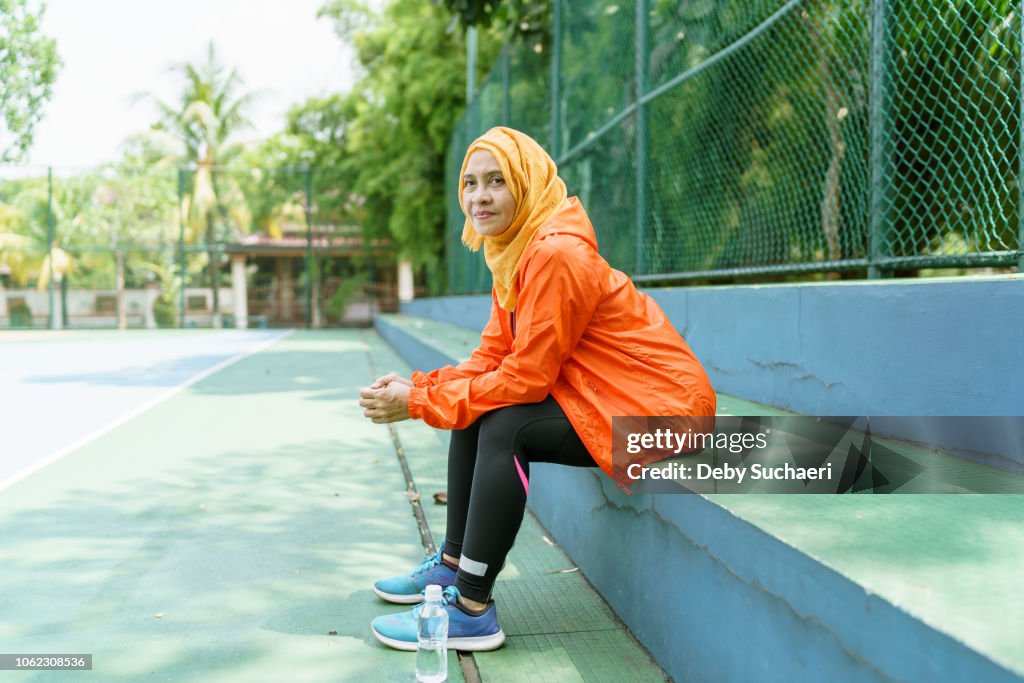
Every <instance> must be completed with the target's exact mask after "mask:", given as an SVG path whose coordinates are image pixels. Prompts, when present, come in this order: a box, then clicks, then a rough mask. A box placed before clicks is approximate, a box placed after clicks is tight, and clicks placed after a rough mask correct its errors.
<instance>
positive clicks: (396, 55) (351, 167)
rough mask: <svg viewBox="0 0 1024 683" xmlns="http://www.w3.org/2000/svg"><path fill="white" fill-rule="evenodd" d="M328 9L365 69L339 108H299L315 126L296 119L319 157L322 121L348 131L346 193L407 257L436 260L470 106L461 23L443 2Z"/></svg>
mask: <svg viewBox="0 0 1024 683" xmlns="http://www.w3.org/2000/svg"><path fill="white" fill-rule="evenodd" d="M321 16H326V17H329V18H331V19H332V20H333V21H334V22H335V26H336V29H337V31H338V33H339V35H340V36H341V37H342V38H343V39H344V40H347V41H349V42H351V44H352V45H353V46H354V47H355V48H356V52H357V55H358V59H359V62H360V64H361V65H362V68H363V70H364V76H363V78H362V79H361V80H360V81H359V83H358V84H357V86H356V87H355V89H354V90H353V92H352V93H351V94H350V95H349V96H347V97H346V98H343V99H340V100H338V101H336V102H331V103H329V104H330V105H331V106H330V107H327V106H313V107H309V106H307V108H306V109H305V110H304V111H303V112H301V113H300V112H295V114H296V116H295V118H294V123H295V124H299V123H304V124H305V125H303V126H298V125H296V126H294V128H295V129H297V130H300V131H302V132H301V136H303V138H304V139H305V140H306V141H307V145H308V146H309V148H310V149H318V150H319V151H318V152H317V154H316V155H315V156H314V158H316V159H320V158H326V155H327V153H328V152H327V150H325V149H323V148H322V147H321V146H320V145H319V143H316V135H317V133H316V132H314V129H316V131H318V132H319V134H320V136H321V138H322V139H323V140H327V139H329V136H328V135H325V132H326V131H329V130H331V129H332V128H331V127H325V126H324V125H323V124H324V123H325V122H331V123H332V125H333V128H334V129H336V130H341V131H342V133H343V137H344V143H345V144H344V157H343V158H341V159H339V166H338V174H339V175H338V180H339V182H341V183H343V184H342V188H343V189H339V198H338V201H340V202H344V201H345V199H344V197H347V196H348V195H350V194H351V195H354V196H356V197H358V198H359V202H360V203H361V205H360V206H359V209H360V214H359V217H360V218H361V219H362V220H361V221H360V222H361V223H362V224H363V225H365V226H366V228H367V230H368V232H369V234H371V235H372V234H387V235H389V236H390V237H391V238H392V239H393V240H394V241H395V243H396V244H397V246H398V249H399V252H400V255H401V256H402V257H404V258H408V259H410V260H411V261H412V262H413V263H414V264H416V265H425V266H427V267H428V268H431V267H436V266H437V265H438V263H439V260H440V257H441V252H442V249H443V235H444V217H445V194H444V193H445V182H444V181H445V171H444V160H445V153H446V150H447V146H448V139H449V137H450V136H451V133H452V130H453V128H454V126H455V123H456V121H457V119H458V116H459V114H460V113H461V110H462V108H463V107H464V106H465V78H466V76H465V74H466V45H465V40H464V36H463V34H462V32H461V31H456V30H453V29H452V19H451V16H450V15H449V14H448V13H447V12H446V11H445V10H444V9H443V8H442V7H441V6H439V5H434V4H432V3H427V2H422V1H421V0H392V1H391V2H389V3H387V4H386V5H385V6H384V8H383V10H382V12H381V13H380V14H375V13H373V12H371V11H369V10H368V9H367V8H366V7H364V6H361V5H360V4H358V3H356V2H351V1H349V0H337V1H335V2H330V3H328V4H326V5H325V6H324V7H323V9H322V10H321ZM497 36H498V34H496V33H495V34H490V33H488V34H485V35H483V36H482V37H481V40H480V57H479V62H480V66H481V69H482V70H484V72H485V71H486V69H487V68H489V66H490V64H491V63H492V62H493V61H494V58H495V56H496V55H497V53H498V51H499V50H500V47H501V44H500V39H499V38H498V37H497ZM313 104H314V105H315V104H316V103H313ZM324 104H325V105H326V104H328V103H324ZM343 118H344V119H345V121H344V122H342V119H343ZM309 124H313V126H312V127H310V125H309ZM316 165H317V166H320V164H319V163H318V164H316Z"/></svg>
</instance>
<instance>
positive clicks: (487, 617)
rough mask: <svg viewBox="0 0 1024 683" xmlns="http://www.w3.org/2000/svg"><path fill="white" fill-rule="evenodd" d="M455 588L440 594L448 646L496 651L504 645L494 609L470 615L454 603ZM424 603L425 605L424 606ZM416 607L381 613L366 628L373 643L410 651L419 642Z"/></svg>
mask: <svg viewBox="0 0 1024 683" xmlns="http://www.w3.org/2000/svg"><path fill="white" fill-rule="evenodd" d="M458 598H459V589H458V588H456V587H455V586H448V587H447V588H445V589H444V593H443V594H442V595H441V605H442V606H443V607H444V608H445V611H447V612H448V647H449V648H450V649H453V650H463V651H465V652H480V651H482V650H497V649H498V648H499V647H501V645H502V643H504V642H505V633H504V631H502V630H501V627H500V626H498V610H497V608H496V607H495V606H494V603H493V602H491V603H490V604H488V605H487V610H486V611H485V612H484V613H483V614H480V615H476V614H470V613H469V612H467V611H465V609H464V608H463V607H461V606H460V605H459V604H458ZM424 604H425V603H424ZM422 607H423V605H422V604H420V605H416V606H415V607H413V608H412V609H411V610H409V611H408V612H400V613H398V614H385V615H384V616H380V617H377V618H376V619H374V620H373V621H372V622H370V626H371V628H372V629H373V635H375V636H376V637H377V640H379V641H380V642H382V643H384V644H385V645H387V646H388V647H393V648H395V649H396V650H406V651H407V652H414V651H415V650H416V645H417V644H418V643H419V632H418V629H417V627H418V623H417V619H418V618H419V614H420V608H422Z"/></svg>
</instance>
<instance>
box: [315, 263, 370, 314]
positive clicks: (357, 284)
mask: <svg viewBox="0 0 1024 683" xmlns="http://www.w3.org/2000/svg"><path fill="white" fill-rule="evenodd" d="M368 280H369V275H368V273H366V272H365V271H363V272H360V273H358V274H356V275H353V276H351V277H348V278H346V279H345V280H344V281H343V282H342V283H341V284H340V285H338V288H337V289H335V290H334V293H333V294H331V296H330V297H328V299H327V303H326V305H325V306H324V311H325V312H326V313H327V315H328V316H330V317H331V318H335V319H337V320H341V319H343V318H344V317H345V310H346V309H347V308H348V306H349V304H351V303H352V301H353V300H354V299H355V298H356V297H357V296H358V295H360V294H361V293H362V292H363V288H364V287H365V286H366V283H367V281H368Z"/></svg>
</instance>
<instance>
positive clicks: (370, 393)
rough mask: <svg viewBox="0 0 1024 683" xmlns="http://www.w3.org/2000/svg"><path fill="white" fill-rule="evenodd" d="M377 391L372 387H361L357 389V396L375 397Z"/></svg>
mask: <svg viewBox="0 0 1024 683" xmlns="http://www.w3.org/2000/svg"><path fill="white" fill-rule="evenodd" d="M377 391H378V390H377V389H374V388H373V387H366V388H364V389H361V390H360V391H359V397H360V398H376V397H377Z"/></svg>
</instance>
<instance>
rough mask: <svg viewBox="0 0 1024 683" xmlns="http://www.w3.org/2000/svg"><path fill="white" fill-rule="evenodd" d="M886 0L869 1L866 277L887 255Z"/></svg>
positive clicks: (875, 275) (878, 274) (873, 273)
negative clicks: (869, 55) (868, 163)
mask: <svg viewBox="0 0 1024 683" xmlns="http://www.w3.org/2000/svg"><path fill="white" fill-rule="evenodd" d="M887 4H888V0H872V2H871V95H870V107H871V123H870V126H871V160H870V163H871V190H870V192H871V194H870V199H869V205H868V210H869V212H870V228H869V234H868V254H867V256H868V278H869V279H877V278H880V277H883V274H882V269H881V267H880V266H879V265H878V260H879V259H881V258H883V257H884V256H886V255H887V252H888V249H887V248H886V247H887V244H886V240H887V235H886V210H885V196H886V188H885V185H886V182H887V181H886V175H885V164H886V158H885V148H886V135H885V96H886V85H887V84H886V60H887V58H888V55H887V54H886V32H887V30H888V26H887V22H888V13H887V11H886V9H887Z"/></svg>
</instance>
